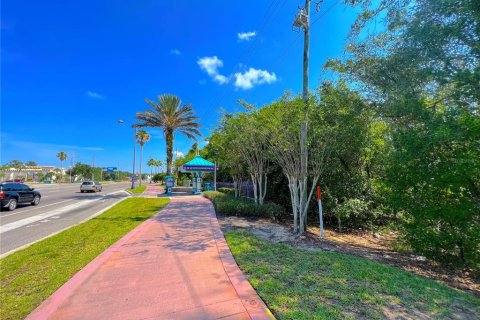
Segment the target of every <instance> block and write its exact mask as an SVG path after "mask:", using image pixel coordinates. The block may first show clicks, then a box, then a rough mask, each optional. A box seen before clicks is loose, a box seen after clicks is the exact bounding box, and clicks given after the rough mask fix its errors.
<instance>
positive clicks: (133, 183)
mask: <svg viewBox="0 0 480 320" xmlns="http://www.w3.org/2000/svg"><path fill="white" fill-rule="evenodd" d="M118 123H120V124H123V123H125V121H124V120H122V119H120V120H118ZM132 127H133V128H134V129H135V134H134V136H133V169H132V186H131V187H130V188H131V189H134V188H135V157H136V151H135V150H136V144H137V127H135V126H133V125H132Z"/></svg>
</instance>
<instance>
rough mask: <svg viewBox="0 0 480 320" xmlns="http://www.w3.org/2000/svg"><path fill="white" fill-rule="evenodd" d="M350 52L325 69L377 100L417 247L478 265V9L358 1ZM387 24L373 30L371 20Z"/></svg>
mask: <svg viewBox="0 0 480 320" xmlns="http://www.w3.org/2000/svg"><path fill="white" fill-rule="evenodd" d="M359 2H360V3H361V5H363V8H364V11H363V12H362V13H361V14H360V15H359V18H358V19H357V22H356V23H355V25H354V28H353V30H352V36H351V38H350V40H351V43H350V44H349V46H348V48H347V52H348V55H347V56H346V58H345V59H343V61H331V62H330V63H329V66H330V67H332V68H333V69H334V70H337V71H339V72H341V73H342V74H343V75H344V77H345V79H347V80H348V81H349V82H350V83H352V84H354V85H355V86H356V87H357V88H361V89H362V91H363V92H364V94H365V95H366V96H368V97H369V99H371V100H372V101H374V102H375V103H376V104H377V105H378V106H379V112H380V113H379V116H380V117H381V118H382V119H384V120H385V121H386V123H387V124H388V126H389V132H390V137H389V141H390V142H391V146H392V151H391V152H390V153H389V154H388V162H387V164H388V166H387V171H386V172H387V175H386V178H387V179H386V181H387V183H388V189H390V190H389V192H388V193H389V200H390V203H391V205H392V206H393V207H394V208H395V209H396V210H398V211H399V212H403V213H405V215H406V218H407V219H406V222H405V234H404V236H405V239H406V240H407V241H408V242H409V244H410V245H411V246H412V247H413V248H414V249H416V250H417V251H418V252H421V253H423V254H425V255H426V256H428V257H431V258H436V259H438V260H441V261H444V262H449V263H457V264H461V265H463V266H465V267H471V268H474V269H476V270H477V271H478V270H480V255H479V254H478V248H479V246H480V161H478V159H480V117H479V100H480V90H479V87H478V84H479V83H480V47H479V45H478V44H479V43H480V7H479V6H478V1H475V0H459V1H454V2H453V1H450V0H420V1H398V2H391V1H386V0H385V1H379V2H370V1H359ZM378 17H380V18H384V21H385V22H386V25H385V28H383V29H382V30H381V31H380V32H377V33H374V34H370V36H369V37H363V34H365V33H367V32H369V28H370V26H371V25H372V21H373V19H376V18H378Z"/></svg>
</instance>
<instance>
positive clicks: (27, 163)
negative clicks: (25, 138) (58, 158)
mask: <svg viewBox="0 0 480 320" xmlns="http://www.w3.org/2000/svg"><path fill="white" fill-rule="evenodd" d="M25 165H26V166H28V167H36V166H38V164H37V163H36V162H35V161H31V160H30V161H27V162H25Z"/></svg>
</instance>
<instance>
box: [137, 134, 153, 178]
mask: <svg viewBox="0 0 480 320" xmlns="http://www.w3.org/2000/svg"><path fill="white" fill-rule="evenodd" d="M136 138H137V143H138V144H139V145H140V185H142V155H143V146H144V145H145V143H147V142H148V141H150V135H149V134H148V133H147V131H145V130H138V131H137V136H136Z"/></svg>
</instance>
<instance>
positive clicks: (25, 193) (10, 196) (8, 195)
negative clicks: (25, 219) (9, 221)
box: [0, 182, 42, 211]
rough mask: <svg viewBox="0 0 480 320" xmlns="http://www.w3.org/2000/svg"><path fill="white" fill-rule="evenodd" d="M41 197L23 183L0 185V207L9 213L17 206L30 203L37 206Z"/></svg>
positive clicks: (4, 183)
mask: <svg viewBox="0 0 480 320" xmlns="http://www.w3.org/2000/svg"><path fill="white" fill-rule="evenodd" d="M41 198H42V195H41V194H40V192H38V191H37V190H35V189H33V188H30V187H29V186H27V185H26V184H23V183H18V182H17V183H13V182H2V183H0V205H1V208H2V209H3V208H6V209H8V210H10V211H12V210H15V209H16V208H17V205H18V204H24V203H30V204H31V205H34V206H36V205H38V204H39V203H40V199H41Z"/></svg>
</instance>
